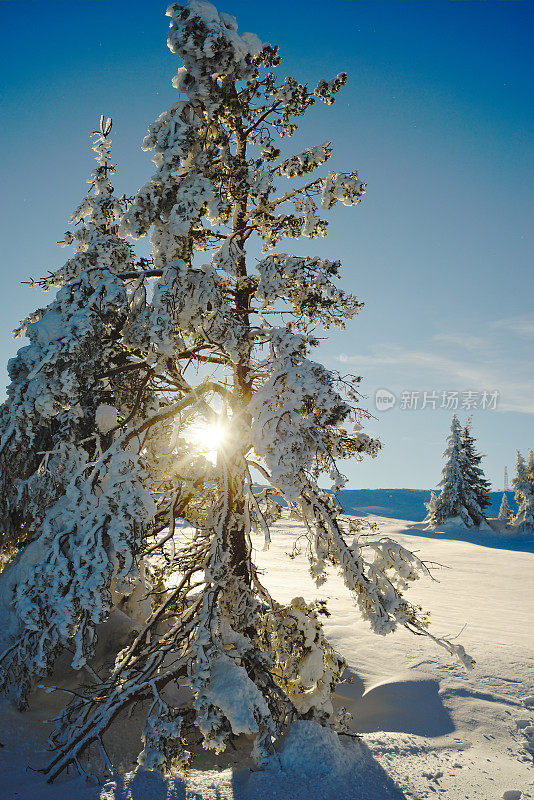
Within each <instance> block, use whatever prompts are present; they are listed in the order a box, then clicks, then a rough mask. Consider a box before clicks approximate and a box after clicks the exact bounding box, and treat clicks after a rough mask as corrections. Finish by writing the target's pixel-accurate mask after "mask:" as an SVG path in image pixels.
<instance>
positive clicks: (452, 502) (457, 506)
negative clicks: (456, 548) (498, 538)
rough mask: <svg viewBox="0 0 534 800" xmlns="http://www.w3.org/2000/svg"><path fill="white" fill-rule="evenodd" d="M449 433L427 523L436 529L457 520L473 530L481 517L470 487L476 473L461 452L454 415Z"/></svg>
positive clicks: (460, 433) (461, 434) (461, 433)
mask: <svg viewBox="0 0 534 800" xmlns="http://www.w3.org/2000/svg"><path fill="white" fill-rule="evenodd" d="M450 431H451V432H450V435H449V437H448V439H447V448H446V450H445V453H444V454H443V457H444V458H445V459H446V460H445V465H444V467H443V470H442V473H441V475H442V478H441V481H440V484H439V485H440V487H441V492H440V495H439V497H438V498H437V499H436V501H435V503H433V508H432V509H430V508H429V522H430V524H431V525H432V526H434V527H435V526H436V525H442V524H443V523H444V522H447V520H450V519H459V520H461V521H462V522H463V523H464V525H466V526H467V527H472V526H473V525H478V524H479V523H480V521H481V520H482V519H483V514H482V510H481V508H480V506H479V504H478V501H477V496H476V494H475V487H474V486H473V484H472V480H473V475H474V474H475V473H474V472H473V469H472V462H471V461H470V459H469V457H468V455H467V453H466V451H465V449H464V444H463V441H464V435H465V429H462V427H461V425H460V421H459V419H458V417H457V416H456V414H455V415H454V416H453V418H452V422H451V428H450Z"/></svg>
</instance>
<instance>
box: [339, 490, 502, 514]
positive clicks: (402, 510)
mask: <svg viewBox="0 0 534 800" xmlns="http://www.w3.org/2000/svg"><path fill="white" fill-rule="evenodd" d="M506 494H507V496H508V502H509V504H510V508H511V509H512V510H513V511H516V510H517V506H516V504H515V501H514V493H513V492H507V493H506ZM337 497H338V499H339V502H340V503H341V505H342V506H343V508H344V509H345V511H346V513H347V514H355V515H358V516H367V515H368V514H378V515H379V516H381V517H390V518H392V519H408V520H414V522H420V521H421V520H422V519H424V517H425V516H426V508H425V505H424V504H425V503H428V501H429V500H430V489H344V490H343V491H341V492H338V493H337ZM490 499H491V506H490V507H489V508H488V510H487V512H486V515H487V516H488V517H496V516H497V515H498V513H499V508H500V506H501V500H502V492H491V493H490Z"/></svg>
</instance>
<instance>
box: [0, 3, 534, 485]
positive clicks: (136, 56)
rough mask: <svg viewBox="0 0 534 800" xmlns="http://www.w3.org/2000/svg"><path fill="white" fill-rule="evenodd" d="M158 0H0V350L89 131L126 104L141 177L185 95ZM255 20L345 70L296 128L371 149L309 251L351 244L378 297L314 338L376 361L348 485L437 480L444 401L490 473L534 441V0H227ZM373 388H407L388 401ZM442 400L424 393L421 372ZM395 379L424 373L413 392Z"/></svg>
mask: <svg viewBox="0 0 534 800" xmlns="http://www.w3.org/2000/svg"><path fill="white" fill-rule="evenodd" d="M165 7H166V4H165V3H160V2H154V0H151V2H148V1H147V0H145V1H144V2H140V1H138V0H129V2H126V1H123V0H79V1H78V2H70V3H67V2H64V1H63V0H39V1H36V0H34V1H33V2H32V1H31V0H3V2H2V3H1V4H0V22H1V25H0V28H1V34H0V36H1V42H0V47H1V52H2V56H3V80H2V86H3V91H2V96H3V97H2V100H3V102H2V105H3V118H4V120H6V124H5V125H3V126H2V131H1V133H0V144H1V147H2V154H3V159H2V161H3V167H2V173H3V179H2V222H3V226H2V227H3V230H2V259H1V263H0V271H1V277H2V286H3V292H2V295H1V297H0V304H1V309H0V310H1V314H0V325H1V328H0V365H1V368H2V370H3V371H2V375H1V376H0V383H1V384H2V386H4V385H5V383H6V381H7V376H6V372H5V369H4V367H3V365H4V364H5V363H6V361H7V359H8V358H9V357H10V356H12V355H13V354H14V352H15V351H16V349H17V347H18V346H19V343H17V342H16V341H13V340H12V338H11V336H10V332H11V330H12V329H13V328H14V327H15V326H16V324H17V323H18V321H19V319H20V318H21V317H23V316H25V315H26V314H27V313H28V312H29V311H31V310H32V309H33V308H34V307H35V306H37V305H39V304H41V303H42V299H41V297H40V296H39V293H37V292H36V291H35V290H32V289H29V288H28V287H26V286H22V285H21V284H20V282H21V281H24V280H27V279H28V278H29V277H30V276H34V277H37V276H41V275H44V274H46V272H47V271H48V270H49V269H56V268H57V267H58V266H59V265H60V264H61V263H62V262H63V261H64V260H65V258H66V256H67V251H65V250H62V249H61V248H60V247H59V246H58V245H57V244H56V242H57V240H59V239H61V238H62V234H63V232H64V231H65V230H66V228H67V219H68V217H69V215H70V213H71V211H72V209H73V208H74V206H75V205H76V204H77V203H78V202H79V200H80V198H81V196H82V194H83V192H84V191H85V188H86V187H85V180H86V178H87V175H88V173H89V170H90V169H91V168H92V167H91V151H90V148H89V140H88V133H89V131H90V130H92V129H94V127H95V126H96V124H97V122H98V117H99V115H100V114H101V113H104V114H106V115H111V116H113V120H114V137H113V138H114V157H115V159H116V160H117V162H118V166H119V171H118V175H117V180H116V186H117V189H118V191H119V192H120V193H122V192H125V193H126V194H132V193H134V192H135V190H136V188H137V187H138V186H139V184H140V183H141V182H142V181H143V180H145V179H146V177H148V176H149V175H150V174H151V172H152V171H153V169H152V168H153V165H152V162H151V161H150V157H149V155H148V154H146V153H143V152H142V151H141V149H140V146H139V145H140V142H141V140H142V138H143V136H144V133H145V130H146V127H147V125H148V124H149V123H150V122H151V121H152V120H153V119H154V118H155V117H156V116H157V115H158V114H159V113H160V112H161V111H162V110H164V109H165V108H167V107H168V106H169V105H170V103H172V102H174V100H175V99H176V97H177V94H176V92H175V91H174V90H173V89H172V87H171V83H170V82H171V77H172V75H173V74H174V73H175V72H176V69H177V67H178V60H177V58H176V57H175V56H173V55H172V54H171V53H170V52H169V51H168V49H167V47H166V32H167V25H168V20H167V18H166V17H165V16H164V13H165ZM219 8H220V9H221V10H225V11H228V12H230V13H233V14H235V15H236V16H237V18H238V20H239V23H240V29H241V30H251V31H254V32H255V33H257V34H258V35H259V36H260V38H261V39H262V40H263V41H270V42H271V43H273V44H274V43H276V44H279V45H280V49H281V54H282V57H283V62H282V66H281V68H280V70H281V71H284V72H286V73H288V74H293V75H294V76H295V77H297V78H298V79H299V80H301V81H308V82H309V83H310V84H313V83H314V81H317V79H319V78H323V77H324V78H328V77H331V76H333V75H335V74H337V73H338V72H339V71H341V70H345V71H347V72H348V73H349V84H348V86H347V87H346V88H345V90H344V91H343V92H342V93H341V94H340V95H339V99H338V101H337V103H336V104H335V105H334V106H332V107H326V106H321V107H320V108H319V107H316V109H314V110H313V111H312V112H310V114H309V115H308V117H307V119H306V120H305V121H304V123H303V124H302V127H301V130H300V132H299V134H298V135H297V136H295V137H294V141H293V142H292V144H293V145H294V147H295V149H296V150H297V149H299V148H300V147H301V146H303V145H304V146H308V145H312V144H317V143H320V142H323V141H325V140H331V141H332V143H333V145H334V148H335V157H334V160H333V162H332V164H333V167H334V168H337V169H340V170H351V169H358V170H359V173H360V176H361V177H362V178H363V179H364V180H365V181H367V183H368V191H367V194H366V197H365V199H364V202H363V203H362V204H361V206H359V207H357V208H356V209H346V208H340V209H339V211H337V210H336V211H334V213H333V214H332V215H331V217H330V219H331V224H330V229H329V231H330V232H329V237H328V239H327V240H325V241H320V242H317V241H316V240H314V241H312V242H308V241H306V242H304V243H303V244H300V243H298V245H297V246H296V247H293V249H294V251H295V252H302V253H305V252H306V253H309V254H314V253H317V254H319V255H323V256H325V257H330V258H340V259H341V260H342V261H343V263H344V279H343V282H344V285H345V286H346V287H347V288H350V289H351V290H352V291H354V292H355V293H356V294H357V296H358V297H359V298H361V299H362V300H364V301H365V307H364V309H363V310H362V312H361V313H360V315H359V317H358V318H357V319H356V320H355V321H354V322H353V323H351V324H350V326H349V327H348V328H347V330H346V331H345V332H343V333H336V334H334V335H331V336H329V338H328V339H327V340H325V342H324V343H323V345H322V346H321V358H322V359H323V360H324V361H325V362H326V363H327V364H328V365H329V366H332V367H334V366H337V367H338V368H340V369H342V370H349V369H350V371H353V372H355V373H357V374H361V375H362V376H363V377H364V380H363V383H362V391H363V392H364V393H365V394H366V395H367V398H366V400H365V401H364V404H365V405H366V406H367V407H368V408H369V409H370V410H371V411H373V413H374V415H375V418H374V419H373V420H371V421H370V422H369V423H368V425H367V428H368V430H369V431H370V432H372V433H373V434H374V435H378V436H379V437H380V438H381V439H382V441H383V445H384V447H383V450H382V452H381V454H380V455H379V457H378V458H377V459H375V460H373V461H367V462H364V463H362V464H357V465H348V466H347V474H348V475H349V478H350V485H351V486H353V487H355V488H359V487H371V488H372V487H379V486H382V487H404V486H405V487H411V488H430V487H433V486H435V485H436V483H437V482H438V480H439V475H440V470H441V453H442V450H443V443H444V438H445V436H446V433H447V430H448V426H449V423H450V416H451V411H450V410H447V409H441V408H440V407H439V406H440V404H441V392H442V391H449V392H452V391H457V392H459V401H460V402H459V414H460V417H461V418H462V419H464V418H466V417H467V416H468V414H469V413H472V416H473V429H474V433H475V435H476V436H477V437H478V440H479V444H480V447H481V449H482V451H483V452H485V453H486V454H487V458H486V459H485V467H486V470H487V474H488V477H489V478H490V479H491V481H492V482H493V484H494V486H495V488H501V486H502V472H503V467H504V465H505V464H507V465H508V467H509V471H511V468H512V466H513V464H514V463H515V450H516V449H517V448H522V449H524V450H525V449H527V448H529V447H534V375H533V373H532V351H533V345H534V311H533V305H532V298H533V289H534V285H533V284H534V278H533V271H532V263H531V253H532V229H533V225H532V221H531V220H532V210H533V208H532V207H533V203H532V199H533V189H532V186H533V173H532V161H533V158H532V155H533V148H532V129H533V125H532V123H533V110H532V96H533V85H532V84H533V76H534V69H533V63H532V62H533V58H534V57H533V51H532V46H531V42H532V34H533V27H534V26H533V21H534V5H533V2H532V0H428V1H427V2H421V0H392V1H391V2H389V0H329V2H328V3H324V2H315V1H312V2H309V1H308V2H302V1H301V0H292V2H291V3H287V2H282V0H271V1H270V2H269V3H259V2H246V1H245V0H225V2H222V0H220V2H219ZM377 388H386V389H388V390H390V391H392V392H393V393H394V394H395V396H396V398H397V402H396V406H395V407H394V408H393V409H390V410H388V411H386V412H381V411H376V410H375V403H374V394H375V391H376V389H377ZM484 390H486V391H488V392H493V391H498V392H499V402H498V405H497V410H491V409H480V408H476V409H473V410H472V411H471V412H469V411H468V410H467V409H462V407H461V406H462V400H463V399H464V398H465V395H462V393H463V392H469V391H471V392H477V393H478V394H477V396H476V399H477V400H478V403H479V404H480V401H481V398H482V394H481V393H482V391H484ZM425 391H426V392H428V393H431V392H437V393H438V401H437V403H436V405H437V407H436V408H435V409H433V408H429V407H427V408H426V409H424V410H423V409H421V408H420V406H421V403H422V400H423V392H425ZM402 392H416V393H417V392H418V393H419V396H418V405H419V407H418V408H416V409H407V408H401V398H402Z"/></svg>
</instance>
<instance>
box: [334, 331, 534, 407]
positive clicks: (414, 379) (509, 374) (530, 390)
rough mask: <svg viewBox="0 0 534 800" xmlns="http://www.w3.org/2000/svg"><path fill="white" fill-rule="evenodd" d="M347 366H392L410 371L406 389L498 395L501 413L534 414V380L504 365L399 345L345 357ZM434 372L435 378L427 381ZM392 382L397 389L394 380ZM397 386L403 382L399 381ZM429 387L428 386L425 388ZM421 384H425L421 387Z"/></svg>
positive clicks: (385, 372) (391, 378) (384, 374)
mask: <svg viewBox="0 0 534 800" xmlns="http://www.w3.org/2000/svg"><path fill="white" fill-rule="evenodd" d="M343 361H344V363H349V364H355V365H358V368H360V367H363V368H364V369H362V372H364V371H365V369H372V368H373V367H376V366H377V365H378V366H392V367H397V368H398V367H401V368H410V367H412V368H413V370H408V369H406V371H405V373H404V375H403V377H402V383H403V387H402V388H403V389H407V390H416V389H418V388H420V389H421V390H422V389H432V388H436V389H437V388H439V389H451V390H456V389H459V390H465V391H467V390H473V391H477V392H483V391H489V392H492V391H498V392H499V402H498V404H497V410H498V411H518V412H522V413H524V414H534V379H533V380H529V379H527V380H525V379H523V378H522V376H521V375H518V374H517V373H516V372H515V371H514V366H513V364H512V365H511V364H509V363H508V362H503V363H501V364H497V363H495V362H494V361H493V363H491V364H487V363H486V364H484V363H481V362H480V360H479V361H477V362H475V361H467V360H460V359H453V358H449V357H447V356H443V355H440V354H439V353H435V352H430V351H424V350H409V349H407V348H403V347H400V346H398V345H389V346H385V347H384V346H383V347H379V348H377V349H376V350H375V351H374V352H373V353H369V354H365V355H364V354H360V355H350V356H344V357H343ZM387 372H388V371H387V370H384V371H383V376H382V378H383V381H385V382H386V383H387V382H388V375H387ZM425 372H431V373H432V377H428V378H426V377H425V374H424V373H425ZM436 374H437V375H439V378H440V386H439V387H437V386H434V387H432V383H434V384H435V380H436V379H435V375H436ZM389 382H390V383H391V385H392V386H393V376H391V377H390V380H389ZM394 382H395V384H398V383H399V381H398V380H397V379H395V381H394ZM423 383H425V384H426V385H422V384H423ZM417 384H421V385H420V386H417Z"/></svg>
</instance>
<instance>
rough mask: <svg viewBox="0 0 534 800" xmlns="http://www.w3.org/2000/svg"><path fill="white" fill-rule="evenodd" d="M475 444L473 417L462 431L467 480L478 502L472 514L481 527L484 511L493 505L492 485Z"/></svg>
mask: <svg viewBox="0 0 534 800" xmlns="http://www.w3.org/2000/svg"><path fill="white" fill-rule="evenodd" d="M475 442H476V440H475V437H474V436H473V435H472V433H471V417H469V419H468V420H467V422H466V424H465V426H464V428H463V430H462V446H463V449H464V452H465V454H466V456H467V474H466V479H467V482H468V485H469V488H470V489H471V491H472V493H473V494H474V496H475V500H476V506H472V511H470V514H471V517H472V519H473V522H474V523H475V525H480V523H481V522H482V521H483V520H484V519H485V515H484V511H485V510H486V508H488V507H489V506H490V505H491V500H490V497H489V492H490V489H491V484H490V482H489V481H488V480H487V478H485V476H484V470H483V469H482V467H481V466H480V464H481V461H482V458H483V457H482V456H481V455H480V453H478V452H477V449H476V444H475ZM479 509H480V513H479Z"/></svg>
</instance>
